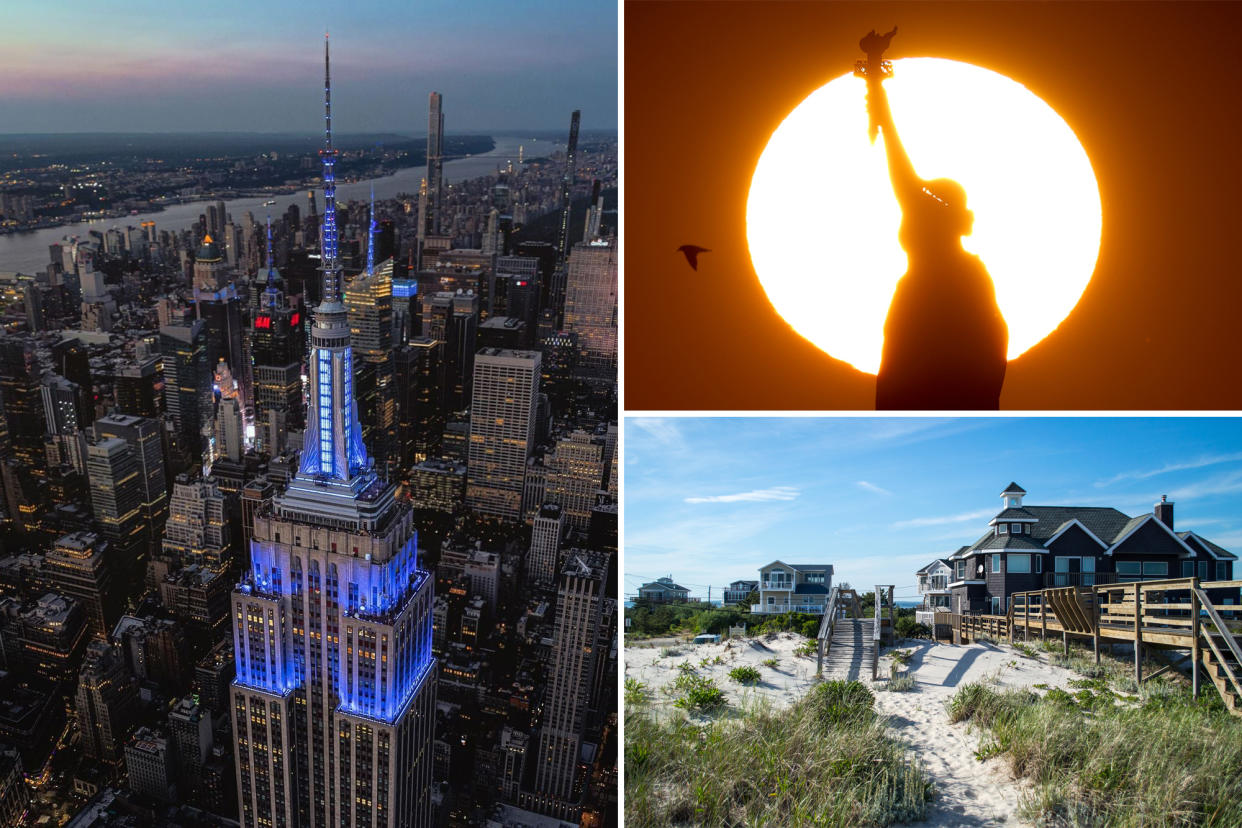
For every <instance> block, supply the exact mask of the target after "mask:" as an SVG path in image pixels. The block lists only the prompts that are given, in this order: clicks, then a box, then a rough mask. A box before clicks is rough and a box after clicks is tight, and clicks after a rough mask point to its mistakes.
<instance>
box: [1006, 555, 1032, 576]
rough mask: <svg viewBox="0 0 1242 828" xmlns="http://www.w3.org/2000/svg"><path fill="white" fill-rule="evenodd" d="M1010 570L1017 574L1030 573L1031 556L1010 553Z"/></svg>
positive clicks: (1011, 572)
mask: <svg viewBox="0 0 1242 828" xmlns="http://www.w3.org/2000/svg"><path fill="white" fill-rule="evenodd" d="M1009 572H1010V574H1016V575H1029V574H1030V572H1031V556H1030V555H1016V554H1014V553H1013V552H1010V553H1009Z"/></svg>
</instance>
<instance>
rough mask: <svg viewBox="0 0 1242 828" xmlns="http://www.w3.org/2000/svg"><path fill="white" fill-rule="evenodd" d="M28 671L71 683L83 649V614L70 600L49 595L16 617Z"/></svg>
mask: <svg viewBox="0 0 1242 828" xmlns="http://www.w3.org/2000/svg"><path fill="white" fill-rule="evenodd" d="M18 630H19V639H20V641H21V649H22V661H23V662H24V667H25V669H26V671H27V672H29V673H34V674H35V675H36V676H38V677H39V678H41V679H44V680H46V681H49V682H62V681H63V682H71V681H72V680H73V677H74V676H75V675H76V672H77V666H78V664H80V663H81V657H82V650H83V648H84V647H85V646H86V641H87V638H88V636H87V634H86V615H85V614H84V613H83V612H82V606H81V605H80V604H79V603H78V602H77V601H75V600H73V599H72V598H69V597H67V596H64V595H57V594H56V593H54V592H49V593H47V594H46V595H44V596H43V597H42V598H40V599H39V600H38V601H37V602H36V603H35V605H34V606H32V607H30V608H29V609H27V610H26V611H24V612H22V613H21V614H20V615H19V616H18Z"/></svg>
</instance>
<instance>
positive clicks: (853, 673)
mask: <svg viewBox="0 0 1242 828" xmlns="http://www.w3.org/2000/svg"><path fill="white" fill-rule="evenodd" d="M874 633H875V621H874V619H871V618H841V619H838V620H837V622H836V624H834V625H833V628H832V640H831V643H830V646H829V647H828V650H827V652H826V653H825V654H824V671H823V673H824V678H840V679H846V680H849V681H853V680H857V679H861V678H862V677H863V675H864V671H865V670H866V671H869V670H870V669H871V664H872V662H873V661H874V660H875V658H874V656H875V635H874Z"/></svg>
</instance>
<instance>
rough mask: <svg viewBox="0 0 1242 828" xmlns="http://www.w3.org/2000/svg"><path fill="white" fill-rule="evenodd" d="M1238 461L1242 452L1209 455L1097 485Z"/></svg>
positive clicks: (1126, 475)
mask: <svg viewBox="0 0 1242 828" xmlns="http://www.w3.org/2000/svg"><path fill="white" fill-rule="evenodd" d="M1238 461H1242V451H1238V452H1234V453H1232V454H1214V455H1208V456H1205V457H1200V458H1199V459H1197V460H1190V461H1188V462H1185V463H1170V464H1168V465H1167V466H1161V467H1160V468H1158V469H1149V470H1147V471H1138V472H1123V473H1121V474H1115V475H1113V476H1112V477H1110V478H1108V479H1107V480H1099V481H1096V484H1095V485H1096V486H1099V487H1103V486H1111V485H1113V484H1114V483H1119V482H1121V481H1122V480H1146V479H1148V478H1150V477H1156V476H1157V475H1161V474H1168V473H1169V472H1176V471H1187V470H1189V469H1202V468H1205V467H1207V466H1215V465H1219V464H1220V463H1236V462H1238Z"/></svg>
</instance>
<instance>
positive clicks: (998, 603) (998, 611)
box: [992, 595, 1005, 615]
mask: <svg viewBox="0 0 1242 828" xmlns="http://www.w3.org/2000/svg"><path fill="white" fill-rule="evenodd" d="M992 614H993V615H1004V614H1005V599H1003V598H1000V597H998V596H995V595H994V596H992Z"/></svg>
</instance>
